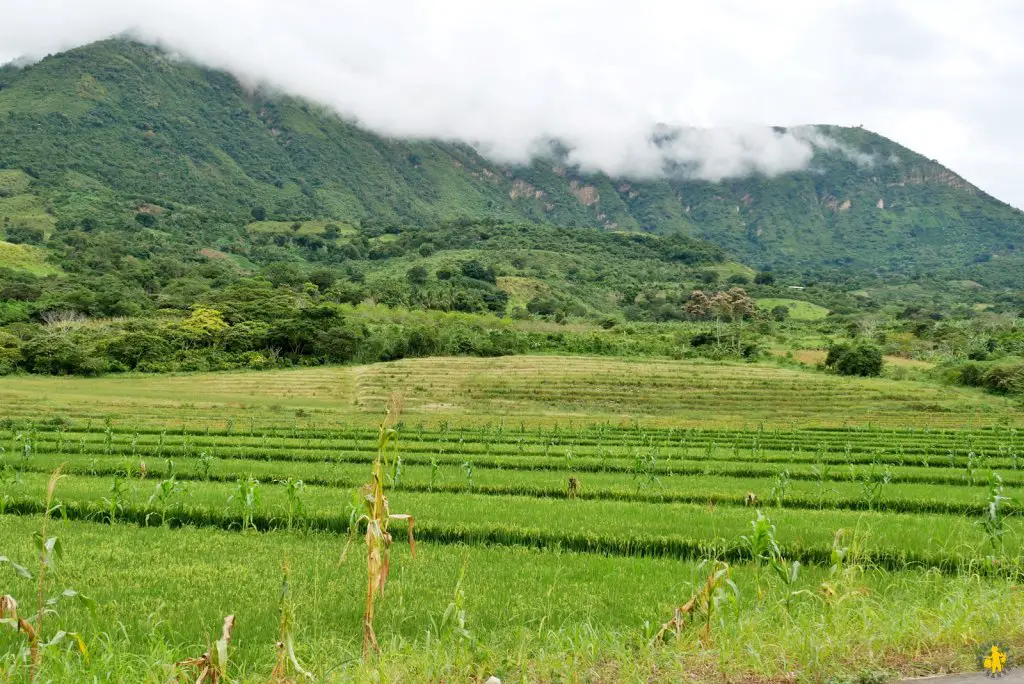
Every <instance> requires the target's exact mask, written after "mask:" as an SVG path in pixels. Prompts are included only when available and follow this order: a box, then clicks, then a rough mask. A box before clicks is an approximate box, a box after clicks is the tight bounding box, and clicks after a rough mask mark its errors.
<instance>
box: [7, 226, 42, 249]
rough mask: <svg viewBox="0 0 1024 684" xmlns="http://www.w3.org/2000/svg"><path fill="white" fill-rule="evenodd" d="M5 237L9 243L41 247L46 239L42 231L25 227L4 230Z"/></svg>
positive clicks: (10, 227)
mask: <svg viewBox="0 0 1024 684" xmlns="http://www.w3.org/2000/svg"><path fill="white" fill-rule="evenodd" d="M4 235H5V236H6V239H7V242H11V243H14V244H19V243H21V244H26V245H41V244H42V243H43V240H44V239H45V237H46V236H45V235H44V233H43V231H42V230H41V229H39V228H33V227H32V226H23V225H14V226H8V227H7V228H4Z"/></svg>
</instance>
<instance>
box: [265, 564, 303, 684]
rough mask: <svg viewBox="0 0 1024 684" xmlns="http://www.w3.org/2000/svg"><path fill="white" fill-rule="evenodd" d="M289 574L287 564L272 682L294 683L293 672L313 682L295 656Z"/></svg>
mask: <svg viewBox="0 0 1024 684" xmlns="http://www.w3.org/2000/svg"><path fill="white" fill-rule="evenodd" d="M289 572H290V568H289V567H288V563H287V562H285V564H284V565H283V566H282V567H281V597H280V609H279V612H280V628H281V634H280V637H279V638H278V640H277V663H276V664H275V665H274V671H273V672H271V674H270V681H271V682H293V681H295V680H294V679H292V678H291V677H290V676H289V675H290V674H291V673H292V672H294V673H295V674H296V675H301V676H303V677H305V678H306V679H309V680H311V681H312V680H313V675H312V673H310V672H308V671H307V670H306V669H305V668H303V667H302V665H301V664H300V663H299V659H298V658H297V657H296V656H295V603H294V602H293V601H292V599H291V587H290V586H289V584H288V575H289Z"/></svg>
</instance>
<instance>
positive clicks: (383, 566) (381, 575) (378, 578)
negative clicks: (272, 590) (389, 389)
mask: <svg viewBox="0 0 1024 684" xmlns="http://www.w3.org/2000/svg"><path fill="white" fill-rule="evenodd" d="M401 411H402V400H401V397H400V396H399V395H397V394H393V395H391V398H390V399H389V400H388V407H387V413H386V414H385V417H384V421H383V422H382V423H381V425H380V432H379V436H378V440H377V457H376V459H374V462H373V471H372V479H371V481H370V482H369V483H368V484H365V485H363V487H362V488H361V489H360V499H361V500H362V502H363V504H364V505H365V507H366V513H364V514H363V515H360V516H359V517H357V518H355V519H354V520H353V521H352V526H351V528H350V532H349V539H348V542H347V543H346V544H345V548H344V550H342V552H341V562H344V561H345V557H346V555H347V554H348V549H349V546H350V545H351V543H352V539H353V537H354V535H355V531H356V529H357V527H358V525H360V524H363V523H365V524H366V574H367V582H366V608H365V611H364V612H363V655H364V656H366V655H368V654H369V653H370V652H373V653H378V652H380V646H379V645H378V643H377V635H376V633H375V632H374V631H373V617H374V611H375V608H376V603H377V600H378V599H379V598H381V597H382V596H383V595H384V586H385V585H386V584H387V581H388V573H389V571H390V567H391V560H390V551H391V542H392V538H391V531H390V527H391V522H392V521H394V520H402V521H405V522H407V523H408V525H409V547H410V548H411V550H412V555H413V557H414V558H415V556H416V540H415V539H414V538H413V525H414V524H415V520H414V519H413V517H412V516H411V515H408V514H398V513H392V512H391V508H390V506H389V505H388V499H387V496H386V495H385V491H384V472H385V469H386V468H387V467H388V466H389V464H390V462H391V460H390V458H389V451H388V447H391V450H390V455H391V456H390V457H391V458H396V459H397V448H398V431H397V430H396V429H395V425H396V424H397V423H398V417H399V415H400V414H401Z"/></svg>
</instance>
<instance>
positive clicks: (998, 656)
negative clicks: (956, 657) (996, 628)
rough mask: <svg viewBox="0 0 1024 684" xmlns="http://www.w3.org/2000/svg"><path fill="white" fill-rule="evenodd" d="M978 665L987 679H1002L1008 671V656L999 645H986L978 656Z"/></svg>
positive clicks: (1009, 663)
mask: <svg viewBox="0 0 1024 684" xmlns="http://www.w3.org/2000/svg"><path fill="white" fill-rule="evenodd" d="M978 664H979V665H981V669H983V670H984V671H985V674H986V675H988V676H989V677H1002V676H1003V675H1005V674H1006V672H1007V670H1009V669H1010V667H1011V665H1012V663H1011V662H1010V657H1009V654H1008V653H1007V651H1006V649H1005V648H1003V646H1002V645H1000V644H988V645H987V646H985V648H983V649H982V650H981V652H980V653H979V654H978Z"/></svg>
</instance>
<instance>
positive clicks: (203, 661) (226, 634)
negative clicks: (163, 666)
mask: <svg viewBox="0 0 1024 684" xmlns="http://www.w3.org/2000/svg"><path fill="white" fill-rule="evenodd" d="M234 629H235V616H234V615H228V616H227V617H226V618H224V626H223V627H222V628H221V634H220V639H218V640H217V643H215V644H214V645H213V646H211V647H210V648H208V649H206V653H204V654H203V655H201V656H200V657H198V658H190V659H188V660H182V661H181V662H179V663H177V664H176V667H193V668H196V669H198V670H199V677H197V678H196V684H205V683H206V682H209V684H218V682H222V681H227V677H228V646H229V645H230V644H231V633H232V632H233V631H234Z"/></svg>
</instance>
